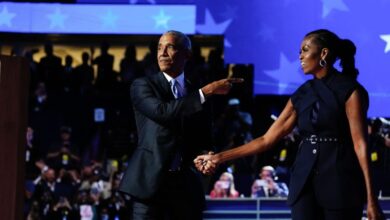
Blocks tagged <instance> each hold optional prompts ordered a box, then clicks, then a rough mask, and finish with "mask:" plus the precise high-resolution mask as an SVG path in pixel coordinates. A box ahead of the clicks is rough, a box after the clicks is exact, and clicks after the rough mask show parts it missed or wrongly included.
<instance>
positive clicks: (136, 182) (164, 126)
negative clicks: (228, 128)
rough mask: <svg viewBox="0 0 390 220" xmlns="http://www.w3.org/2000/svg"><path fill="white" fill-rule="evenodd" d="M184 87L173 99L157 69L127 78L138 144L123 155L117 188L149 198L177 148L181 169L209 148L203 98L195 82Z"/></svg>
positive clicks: (207, 119)
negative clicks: (123, 165)
mask: <svg viewBox="0 0 390 220" xmlns="http://www.w3.org/2000/svg"><path fill="white" fill-rule="evenodd" d="M186 89H187V94H186V95H185V96H184V97H182V98H179V99H175V98H174V96H173V94H172V91H171V88H170V85H169V82H168V81H167V80H166V78H165V77H164V75H163V74H162V73H161V72H160V73H158V74H156V75H152V76H148V77H144V78H139V79H136V80H135V81H134V82H133V83H132V86H131V100H132V104H133V108H134V114H135V119H136V125H137V132H138V146H137V148H136V149H135V151H134V153H133V155H132V156H131V158H130V160H129V164H128V168H127V170H126V172H125V174H124V177H123V179H122V182H121V185H120V191H122V192H124V193H127V194H130V195H131V196H133V197H136V198H138V199H151V198H153V196H155V195H156V193H157V192H158V190H159V188H160V186H161V183H162V182H163V181H164V178H165V176H166V173H167V171H168V170H169V168H170V165H171V163H172V161H173V158H174V157H175V155H176V153H177V152H181V155H182V158H183V162H182V169H185V170H189V169H190V167H193V162H192V161H193V159H194V158H195V156H196V155H199V154H200V153H202V151H204V150H210V146H211V117H210V113H209V112H208V111H206V109H207V103H204V104H201V101H200V94H199V90H198V88H197V87H195V86H194V85H193V84H191V82H189V81H188V80H186ZM199 183H200V182H199ZM197 187H201V185H200V184H198V186H197ZM201 196H203V195H201Z"/></svg>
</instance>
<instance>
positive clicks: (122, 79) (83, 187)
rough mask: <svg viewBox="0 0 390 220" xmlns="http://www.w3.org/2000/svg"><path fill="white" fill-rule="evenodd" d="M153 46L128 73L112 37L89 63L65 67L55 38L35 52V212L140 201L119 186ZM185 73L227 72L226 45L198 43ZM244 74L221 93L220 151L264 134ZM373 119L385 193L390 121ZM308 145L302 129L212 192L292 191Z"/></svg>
mask: <svg viewBox="0 0 390 220" xmlns="http://www.w3.org/2000/svg"><path fill="white" fill-rule="evenodd" d="M149 49H150V53H148V54H147V55H146V56H145V57H144V59H143V60H141V61H138V60H137V59H136V49H135V46H134V45H129V46H127V48H126V51H125V54H124V57H123V58H122V59H121V62H120V71H119V72H116V71H114V70H113V62H114V59H116V58H115V57H114V56H113V55H111V54H110V53H109V44H108V43H107V42H103V43H102V44H101V47H100V54H99V55H98V56H96V57H93V56H91V54H89V53H87V52H84V53H83V54H82V61H83V62H82V64H81V65H79V66H73V65H72V62H73V58H72V57H71V56H66V57H65V58H64V65H63V62H62V60H63V58H60V57H57V56H56V55H55V54H54V52H53V51H54V49H53V45H52V44H51V43H49V42H48V43H46V44H45V45H44V50H45V53H46V56H45V57H43V58H42V59H41V60H40V61H39V62H37V61H35V60H34V57H33V55H34V53H35V52H36V51H35V50H31V51H28V52H26V53H25V57H26V58H27V59H28V60H29V64H30V98H29V122H28V128H27V129H26V140H27V144H26V191H25V197H26V199H25V216H26V218H27V219H81V218H82V219H115V220H116V219H129V218H130V216H131V215H130V208H131V207H130V206H129V205H127V204H128V202H129V200H130V199H131V198H129V197H126V196H125V195H121V194H119V193H118V192H117V188H118V184H119V182H120V179H121V176H122V171H123V170H124V169H125V167H126V161H127V158H128V156H129V155H130V154H131V153H132V150H133V149H134V147H135V145H136V142H137V133H136V129H135V125H134V119H133V115H132V114H133V113H132V109H131V103H130V98H129V95H130V94H129V86H130V84H131V82H132V81H133V80H134V79H135V78H137V77H141V76H146V75H150V74H157V73H158V65H157V60H156V57H155V54H156V52H155V50H156V47H155V45H152V46H150V48H149ZM93 65H96V67H97V68H93ZM95 69H97V72H96V73H95V72H94V70H95ZM248 72H251V71H250V67H247V66H240V65H237V66H235V68H233V74H235V76H237V77H241V76H242V75H241V76H240V75H239V74H243V73H245V74H248ZM185 73H186V74H187V75H188V76H190V78H193V79H194V80H198V81H200V82H201V84H202V83H203V84H204V83H207V82H210V81H211V80H215V79H219V78H223V77H226V76H227V74H228V71H227V67H226V65H225V64H224V60H223V51H222V49H220V48H216V49H214V50H211V52H210V54H209V57H208V59H205V58H204V57H202V56H201V53H200V47H199V46H196V45H194V48H193V57H192V59H191V61H190V63H189V64H188V65H187V69H186V70H185ZM252 74H253V73H252ZM252 77H253V76H252ZM244 78H245V79H246V82H245V84H244V85H243V86H242V87H240V88H237V89H233V90H232V93H231V95H230V96H228V97H218V98H216V99H215V100H213V101H214V139H215V143H214V145H215V148H216V151H222V150H226V149H229V148H233V147H235V146H238V145H241V144H243V143H247V142H249V141H251V140H252V138H253V136H254V134H256V133H257V132H255V131H254V128H253V123H254V121H253V118H252V114H256V113H253V111H252V109H251V106H252V105H251V104H252V102H253V97H252V91H251V90H250V88H251V86H248V85H251V84H252V83H253V82H252V81H251V80H250V79H251V77H249V76H244ZM248 79H249V80H248ZM368 124H369V135H370V136H369V143H370V158H371V162H372V167H373V176H374V184H375V185H374V186H375V190H376V192H377V195H378V196H390V175H389V174H390V138H389V133H390V123H389V122H388V121H387V120H386V119H382V118H381V119H375V120H369V123H368ZM299 143H300V140H299V136H298V134H297V131H295V130H294V131H293V132H292V133H291V134H289V135H288V136H286V137H285V138H284V139H283V141H282V142H280V143H279V144H278V145H277V147H276V148H275V149H273V150H272V151H270V152H266V153H265V154H264V155H263V156H262V157H256V156H255V157H246V158H242V159H239V160H236V161H233V162H231V163H227V164H224V165H223V166H221V167H220V168H219V170H218V171H217V172H216V173H215V175H214V176H213V177H211V179H207V180H206V181H205V188H206V192H207V193H208V194H209V196H210V197H211V198H237V197H253V198H256V197H286V196H287V195H288V183H289V167H290V166H291V165H292V164H293V163H294V158H295V153H296V151H297V150H298V145H299Z"/></svg>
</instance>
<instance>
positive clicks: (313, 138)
mask: <svg viewBox="0 0 390 220" xmlns="http://www.w3.org/2000/svg"><path fill="white" fill-rule="evenodd" d="M309 141H310V144H317V135H315V134H312V135H311V136H310V138H309Z"/></svg>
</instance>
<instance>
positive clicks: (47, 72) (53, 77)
mask: <svg viewBox="0 0 390 220" xmlns="http://www.w3.org/2000/svg"><path fill="white" fill-rule="evenodd" d="M44 48H45V53H46V56H45V57H43V58H42V59H41V61H40V62H39V66H38V70H39V73H40V76H41V77H40V78H41V79H42V80H44V82H45V83H46V85H47V89H48V93H49V94H50V95H57V94H58V93H59V90H60V88H61V87H60V85H61V83H60V82H61V78H60V77H61V72H62V61H61V58H59V57H57V56H56V55H54V53H53V44H52V43H51V42H46V43H45V45H44Z"/></svg>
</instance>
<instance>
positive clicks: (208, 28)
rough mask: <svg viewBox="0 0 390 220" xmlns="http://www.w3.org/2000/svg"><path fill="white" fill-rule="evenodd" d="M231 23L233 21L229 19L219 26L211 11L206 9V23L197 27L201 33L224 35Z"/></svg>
mask: <svg viewBox="0 0 390 220" xmlns="http://www.w3.org/2000/svg"><path fill="white" fill-rule="evenodd" d="M231 22H232V19H228V20H226V21H224V22H222V23H219V24H217V23H216V22H215V21H214V18H213V16H211V13H210V11H209V10H208V9H206V18H205V23H204V24H198V25H196V30H197V31H199V33H208V34H223V33H225V31H226V28H227V27H228V26H229V25H230V23H231Z"/></svg>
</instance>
